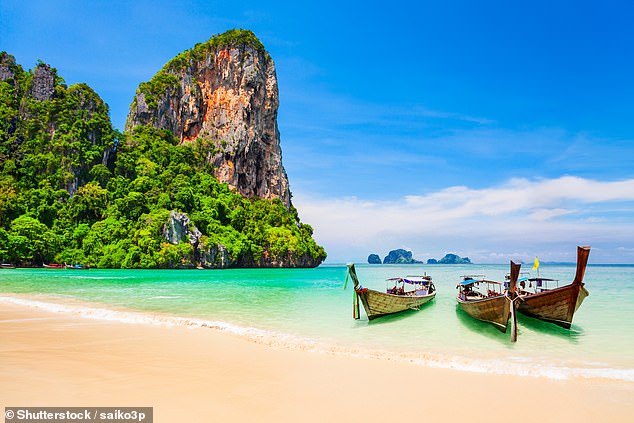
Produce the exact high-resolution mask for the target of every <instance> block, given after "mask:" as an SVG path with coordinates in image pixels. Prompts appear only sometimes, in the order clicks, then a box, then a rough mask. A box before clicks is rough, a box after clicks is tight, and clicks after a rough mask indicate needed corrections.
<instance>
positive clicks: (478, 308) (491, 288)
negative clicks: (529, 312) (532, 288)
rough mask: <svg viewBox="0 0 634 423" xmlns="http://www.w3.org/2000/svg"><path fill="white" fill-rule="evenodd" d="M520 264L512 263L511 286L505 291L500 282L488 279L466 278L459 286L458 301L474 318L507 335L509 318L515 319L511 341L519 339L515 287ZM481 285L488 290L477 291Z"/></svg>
mask: <svg viewBox="0 0 634 423" xmlns="http://www.w3.org/2000/svg"><path fill="white" fill-rule="evenodd" d="M520 267H521V265H520V264H515V263H513V262H511V273H510V284H509V288H508V289H507V290H504V291H503V285H502V284H501V283H500V282H495V281H490V280H486V279H473V278H472V277H470V276H465V277H464V280H463V281H462V282H460V283H459V284H458V289H459V291H458V295H457V296H456V299H457V300H458V304H459V305H460V308H461V309H462V310H463V311H464V312H465V313H467V314H468V315H470V316H471V317H473V318H474V319H478V320H481V321H483V322H487V323H491V324H492V325H494V326H495V327H496V328H498V329H499V330H500V331H502V332H504V333H506V329H507V326H508V321H509V318H511V317H512V318H513V320H512V325H511V332H512V333H511V340H512V341H515V340H516V339H517V325H516V319H515V307H516V301H515V300H516V297H515V286H516V284H517V278H518V275H519V271H520ZM480 285H486V290H485V291H484V292H482V291H481V290H477V289H476V288H479V287H480Z"/></svg>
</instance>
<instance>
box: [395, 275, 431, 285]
mask: <svg viewBox="0 0 634 423" xmlns="http://www.w3.org/2000/svg"><path fill="white" fill-rule="evenodd" d="M387 280H388V281H396V282H405V283H410V284H415V283H429V282H431V277H430V276H408V277H406V278H389V279H387Z"/></svg>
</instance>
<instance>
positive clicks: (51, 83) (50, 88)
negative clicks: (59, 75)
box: [31, 63, 55, 101]
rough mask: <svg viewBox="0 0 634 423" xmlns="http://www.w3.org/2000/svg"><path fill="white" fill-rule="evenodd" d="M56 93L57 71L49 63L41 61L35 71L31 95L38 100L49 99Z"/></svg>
mask: <svg viewBox="0 0 634 423" xmlns="http://www.w3.org/2000/svg"><path fill="white" fill-rule="evenodd" d="M53 94H55V71H53V69H51V67H50V66H49V65H46V64H43V63H40V64H38V65H37V67H36V68H35V71H33V85H32V86H31V96H32V97H33V98H34V99H35V100H38V101H48V100H51V99H52V98H53Z"/></svg>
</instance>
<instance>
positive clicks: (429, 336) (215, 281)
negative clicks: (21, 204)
mask: <svg viewBox="0 0 634 423" xmlns="http://www.w3.org/2000/svg"><path fill="white" fill-rule="evenodd" d="M529 266H530V265H527V267H528V268H529V269H530V267H529ZM540 271H541V274H542V276H546V277H551V278H555V279H560V284H567V283H569V282H570V281H571V280H572V278H573V277H574V272H575V267H574V266H572V265H569V266H566V265H557V266H555V265H553V266H549V265H544V266H542V268H541V269H540ZM424 272H427V273H428V274H430V275H431V276H432V277H433V278H434V283H435V285H436V288H437V290H438V294H437V296H436V299H435V300H434V301H432V302H431V303H429V304H427V305H425V306H424V307H423V308H422V309H421V310H420V311H417V312H416V311H411V312H409V311H408V312H404V313H401V314H398V315H393V316H387V317H384V318H381V319H377V320H375V321H373V322H371V323H370V322H368V320H367V317H366V316H365V314H364V312H363V310H362V312H361V314H362V319H361V320H360V321H355V320H353V319H352V296H353V291H352V289H351V288H352V287H351V286H349V287H348V289H347V290H346V291H344V290H343V281H344V279H345V273H346V270H345V266H334V265H332V266H321V267H319V268H316V269H231V270H216V271H214V270H207V271H201V270H178V271H175V270H96V269H91V270H88V271H85V270H54V269H2V270H0V297H2V293H5V294H9V295H10V294H12V293H13V294H16V293H17V294H45V295H53V296H62V297H65V298H68V297H70V298H73V299H79V300H84V301H89V302H91V303H101V304H103V305H104V308H107V307H109V306H114V307H116V309H117V310H120V309H122V308H123V309H125V310H133V311H141V312H150V313H149V314H150V315H156V314H159V315H161V316H175V317H184V318H192V319H197V321H204V322H207V321H208V322H218V321H220V322H225V323H227V324H229V325H232V327H239V328H243V329H247V331H248V328H254V329H257V330H258V331H257V332H258V333H260V334H267V333H270V334H271V337H272V338H279V336H280V334H283V335H284V336H285V339H286V340H285V343H288V342H290V343H292V342H293V339H295V340H296V341H297V343H304V344H305V343H306V342H309V343H314V344H315V345H319V347H318V348H320V349H321V348H323V349H326V350H329V351H330V350H336V351H339V352H341V351H343V352H347V353H354V354H368V355H373V356H376V355H378V356H383V357H385V356H399V357H401V358H403V359H406V360H410V361H420V362H421V363H422V364H427V365H433V366H439V367H454V368H460V369H465V370H473V371H491V370H492V371H497V372H509V373H517V374H533V375H543V376H550V377H568V376H586V377H606V378H612V379H620V380H628V381H633V382H634V332H632V330H633V329H634V323H632V317H631V316H632V314H633V313H634V266H589V267H588V269H587V271H586V278H585V282H586V288H587V289H588V290H589V291H590V296H589V297H588V298H587V299H586V300H585V301H584V303H583V305H582V306H581V308H580V309H579V311H578V312H577V314H576V315H575V318H574V322H573V326H572V328H571V329H570V330H566V329H562V328H559V327H558V326H555V325H552V324H548V323H544V322H540V321H538V320H535V319H531V318H528V317H524V316H522V315H518V323H519V336H518V342H517V343H515V344H514V343H511V342H510V340H509V335H508V334H503V333H501V332H499V331H498V330H497V329H495V328H494V327H493V326H491V325H488V324H485V323H481V322H478V321H476V320H474V319H472V318H471V317H469V316H467V315H465V314H464V313H463V312H462V311H461V310H459V308H458V307H457V304H456V300H455V293H456V290H455V285H456V282H457V281H458V280H459V278H460V275H463V274H467V273H469V274H474V273H477V274H484V275H486V276H487V277H488V278H490V279H495V280H502V279H503V278H504V275H505V274H506V273H507V272H508V266H503V265H470V266H459V265H458V266H456V265H454V266H443V265H433V266H425V265H420V266H418V265H416V266H412V265H409V266H395V265H383V266H369V265H358V266H357V273H358V275H359V278H360V280H361V282H362V284H363V285H364V286H367V287H369V288H373V289H377V290H383V289H385V279H387V278H389V277H393V276H406V275H414V274H422V273H424ZM5 300H6V299H5ZM44 301H48V299H45V300H44ZM87 307H89V306H87ZM214 325H215V326H217V324H214ZM287 335H289V336H287ZM289 340H290V341H289Z"/></svg>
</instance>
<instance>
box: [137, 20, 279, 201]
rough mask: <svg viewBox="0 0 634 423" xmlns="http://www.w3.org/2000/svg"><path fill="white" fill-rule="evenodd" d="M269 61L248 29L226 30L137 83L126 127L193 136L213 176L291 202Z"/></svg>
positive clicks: (246, 191) (185, 139)
mask: <svg viewBox="0 0 634 423" xmlns="http://www.w3.org/2000/svg"><path fill="white" fill-rule="evenodd" d="M278 104H279V98H278V85H277V77H276V73H275V65H274V63H273V60H272V59H271V56H270V55H269V54H268V53H267V52H266V51H265V50H264V47H263V46H262V44H261V43H260V41H259V40H258V39H257V38H256V37H255V35H254V34H253V33H252V32H251V31H243V30H231V31H227V32H226V33H224V34H221V35H217V36H215V37H213V38H211V39H210V40H209V41H207V42H206V43H203V44H198V45H196V47H194V48H193V49H191V50H188V51H185V52H183V53H181V54H180V55H178V56H176V57H175V58H174V59H172V60H171V61H169V62H168V63H167V64H166V65H165V66H164V67H163V69H162V70H161V71H159V72H158V73H157V74H156V75H155V76H154V78H152V80H151V81H149V82H146V83H143V84H141V85H140V86H139V88H138V90H137V93H136V96H135V98H134V101H133V103H132V105H131V107H130V113H129V115H128V119H127V123H126V131H130V130H131V129H132V128H133V127H135V126H137V125H151V126H153V127H155V128H158V129H167V130H169V131H171V132H172V133H173V134H174V135H175V136H176V137H177V138H178V139H179V140H180V142H181V143H191V142H200V143H203V145H204V146H206V148H207V151H208V154H207V160H208V161H209V162H210V163H211V164H212V165H213V167H214V173H215V176H216V178H217V179H218V180H219V181H220V182H224V183H227V184H228V185H229V186H230V187H232V188H234V189H236V190H237V191H238V192H239V193H240V194H242V195H244V196H246V197H262V198H268V199H271V198H280V199H281V200H282V202H283V203H284V204H285V205H286V206H287V207H290V190H289V184H288V178H287V176H286V171H285V170H284V167H283V166H282V152H281V148H280V134H279V131H278V127H277V110H278Z"/></svg>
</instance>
